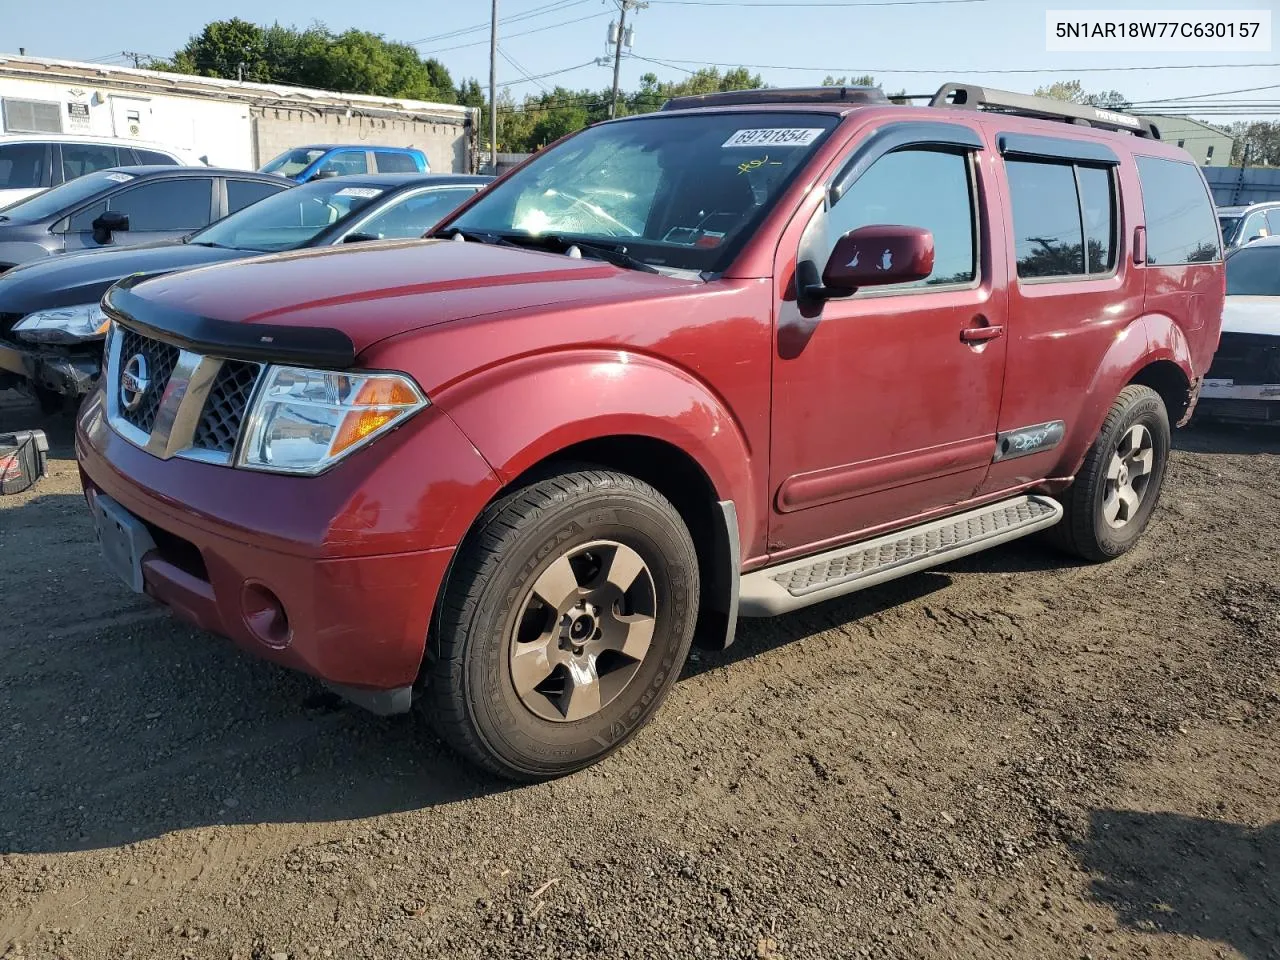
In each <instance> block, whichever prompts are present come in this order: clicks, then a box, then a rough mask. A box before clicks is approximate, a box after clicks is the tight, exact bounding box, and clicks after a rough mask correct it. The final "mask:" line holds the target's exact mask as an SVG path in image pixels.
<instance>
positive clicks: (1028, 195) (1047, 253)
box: [983, 122, 1144, 492]
mask: <svg viewBox="0 0 1280 960" xmlns="http://www.w3.org/2000/svg"><path fill="white" fill-rule="evenodd" d="M989 129H990V130H991V133H992V136H993V139H994V143H995V146H996V148H997V153H998V154H999V161H998V163H997V164H996V166H997V170H998V175H999V177H1000V178H1001V179H1002V180H1003V190H1002V192H1003V193H1004V195H1005V196H1006V197H1007V198H1008V200H1009V203H1008V208H1009V209H1006V210H1005V211H1004V225H1005V229H1004V235H1005V250H1004V253H1003V256H1004V257H1005V258H1007V260H1008V262H1010V263H1011V264H1013V266H1014V276H1013V277H1012V278H1011V283H1010V285H1009V362H1008V373H1007V375H1006V378H1005V387H1004V402H1003V404H1002V406H1001V410H1000V428H999V429H1000V434H1001V452H1000V454H999V456H998V459H997V462H995V463H993V464H992V466H991V471H990V474H989V476H988V478H987V481H986V482H985V484H984V485H983V492H995V491H998V490H1004V489H1007V488H1010V487H1013V486H1017V485H1021V484H1024V483H1027V482H1030V481H1032V480H1038V479H1042V478H1044V477H1045V476H1048V475H1050V474H1051V473H1052V472H1053V469H1054V468H1055V466H1056V465H1057V462H1058V459H1059V458H1060V457H1061V455H1062V450H1061V449H1060V446H1061V444H1062V442H1063V441H1064V440H1065V438H1066V435H1067V434H1068V433H1069V432H1070V431H1072V430H1073V429H1074V428H1075V427H1076V426H1077V424H1078V422H1079V421H1080V420H1081V419H1082V416H1083V413H1084V409H1085V404H1086V403H1087V402H1088V401H1090V400H1096V399H1097V398H1096V397H1092V396H1091V392H1090V384H1092V383H1093V380H1094V377H1095V376H1096V375H1097V374H1098V371H1099V367H1100V366H1101V364H1102V361H1103V357H1104V356H1106V353H1107V350H1108V348H1109V347H1110V346H1111V345H1112V343H1114V342H1115V339H1116V337H1117V336H1119V335H1121V333H1122V332H1123V331H1124V330H1125V329H1126V328H1127V327H1128V326H1129V325H1130V324H1131V323H1132V322H1133V321H1134V320H1136V319H1137V318H1138V317H1139V316H1141V315H1142V311H1143V291H1144V278H1143V271H1142V269H1141V268H1140V267H1137V266H1135V265H1134V264H1133V263H1132V258H1131V257H1125V256H1123V249H1122V241H1121V238H1122V237H1127V236H1129V235H1130V234H1131V233H1132V232H1133V231H1132V226H1133V225H1134V224H1135V222H1136V221H1135V219H1134V218H1133V217H1132V213H1133V212H1134V210H1135V206H1134V205H1135V202H1136V195H1137V184H1136V182H1134V179H1133V171H1132V169H1131V168H1128V167H1122V166H1121V165H1120V157H1119V156H1118V155H1117V154H1116V152H1115V151H1114V150H1112V149H1111V147H1110V146H1108V145H1106V144H1105V143H1100V142H1098V141H1094V140H1089V139H1084V138H1082V139H1074V138H1073V139H1067V138H1065V137H1061V138H1059V137H1050V136H1041V135H1039V134H1024V133H1021V132H1019V131H1017V130H1010V129H1008V128H1002V127H1001V125H1000V124H999V123H994V122H993V123H991V124H990V126H989ZM1126 198H1127V200H1128V203H1127V206H1126V205H1125V204H1123V203H1122V201H1123V200H1125V199H1126ZM1126 210H1127V211H1128V212H1129V213H1130V216H1128V217H1126V216H1125V211H1126ZM1108 402H1109V400H1108Z"/></svg>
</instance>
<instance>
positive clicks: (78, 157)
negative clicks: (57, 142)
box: [62, 143, 127, 180]
mask: <svg viewBox="0 0 1280 960" xmlns="http://www.w3.org/2000/svg"><path fill="white" fill-rule="evenodd" d="M126 162H127V161H126ZM120 165H121V161H120V151H119V150H118V149H117V148H115V147H111V146H106V145H104V144H98V143H64V144H62V179H63V180H74V179H75V178H76V177H83V176H84V175H85V174H86V173H94V172H95V171H97V170H106V169H107V168H108V167H118V166H120Z"/></svg>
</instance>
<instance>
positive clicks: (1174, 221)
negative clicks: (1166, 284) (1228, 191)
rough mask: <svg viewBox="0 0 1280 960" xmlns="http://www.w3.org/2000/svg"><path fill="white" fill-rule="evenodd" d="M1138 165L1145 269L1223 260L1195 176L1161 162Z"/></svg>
mask: <svg viewBox="0 0 1280 960" xmlns="http://www.w3.org/2000/svg"><path fill="white" fill-rule="evenodd" d="M1137 160H1138V180H1139V182H1140V183H1141V184H1142V208H1143V211H1144V212H1145V214H1146V218H1147V263H1148V264H1149V265H1151V266H1157V267H1176V266H1184V265H1186V264H1191V263H1210V262H1212V261H1214V260H1220V259H1222V247H1221V245H1220V244H1219V242H1218V222H1217V218H1216V217H1215V216H1214V209H1213V203H1212V201H1211V200H1210V198H1209V191H1208V190H1207V189H1206V188H1205V184H1204V179H1203V178H1202V177H1201V176H1200V171H1199V170H1198V169H1196V167H1195V166H1193V165H1192V164H1189V163H1182V162H1180V161H1177V160H1165V159H1163V158H1160V157H1138V158H1137Z"/></svg>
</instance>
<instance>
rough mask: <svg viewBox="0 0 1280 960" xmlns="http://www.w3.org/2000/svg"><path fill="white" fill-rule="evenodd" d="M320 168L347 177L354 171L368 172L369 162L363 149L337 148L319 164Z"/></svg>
mask: <svg viewBox="0 0 1280 960" xmlns="http://www.w3.org/2000/svg"><path fill="white" fill-rule="evenodd" d="M320 169H321V170H324V171H329V170H335V171H337V174H338V176H340V177H347V176H350V175H352V174H354V173H368V172H369V163H368V160H367V159H366V157H365V152H364V151H363V150H339V151H338V152H337V153H335V154H333V155H332V156H331V157H329V159H328V160H326V161H325V162H324V163H323V164H321V165H320Z"/></svg>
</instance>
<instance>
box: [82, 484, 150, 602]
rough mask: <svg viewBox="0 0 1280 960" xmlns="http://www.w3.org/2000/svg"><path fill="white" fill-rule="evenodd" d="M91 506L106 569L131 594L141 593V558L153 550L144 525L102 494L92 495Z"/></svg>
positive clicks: (143, 585) (142, 589)
mask: <svg viewBox="0 0 1280 960" xmlns="http://www.w3.org/2000/svg"><path fill="white" fill-rule="evenodd" d="M90 505H91V507H92V511H93V524H94V526H95V527H96V528H97V531H98V543H99V544H100V545H101V547H102V558H103V559H104V560H105V561H106V563H107V567H108V568H109V569H110V570H111V572H112V573H114V574H115V575H116V576H117V577H119V578H120V579H121V580H123V581H124V582H125V585H126V586H128V587H129V589H130V590H132V591H133V592H134V593H142V592H144V590H145V584H144V582H143V578H142V558H143V557H144V556H146V554H147V552H148V551H151V550H154V549H155V548H156V542H155V540H153V539H152V537H151V533H150V532H149V531H148V530H147V527H146V524H144V523H143V522H142V521H141V520H139V519H138V518H137V517H135V516H134V515H133V514H131V513H130V512H129V511H128V510H126V509H125V508H124V507H122V506H120V504H119V503H117V502H116V501H115V500H112V499H111V498H110V497H108V496H107V495H106V494H105V493H95V494H94V495H93V498H92V501H91V504H90Z"/></svg>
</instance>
